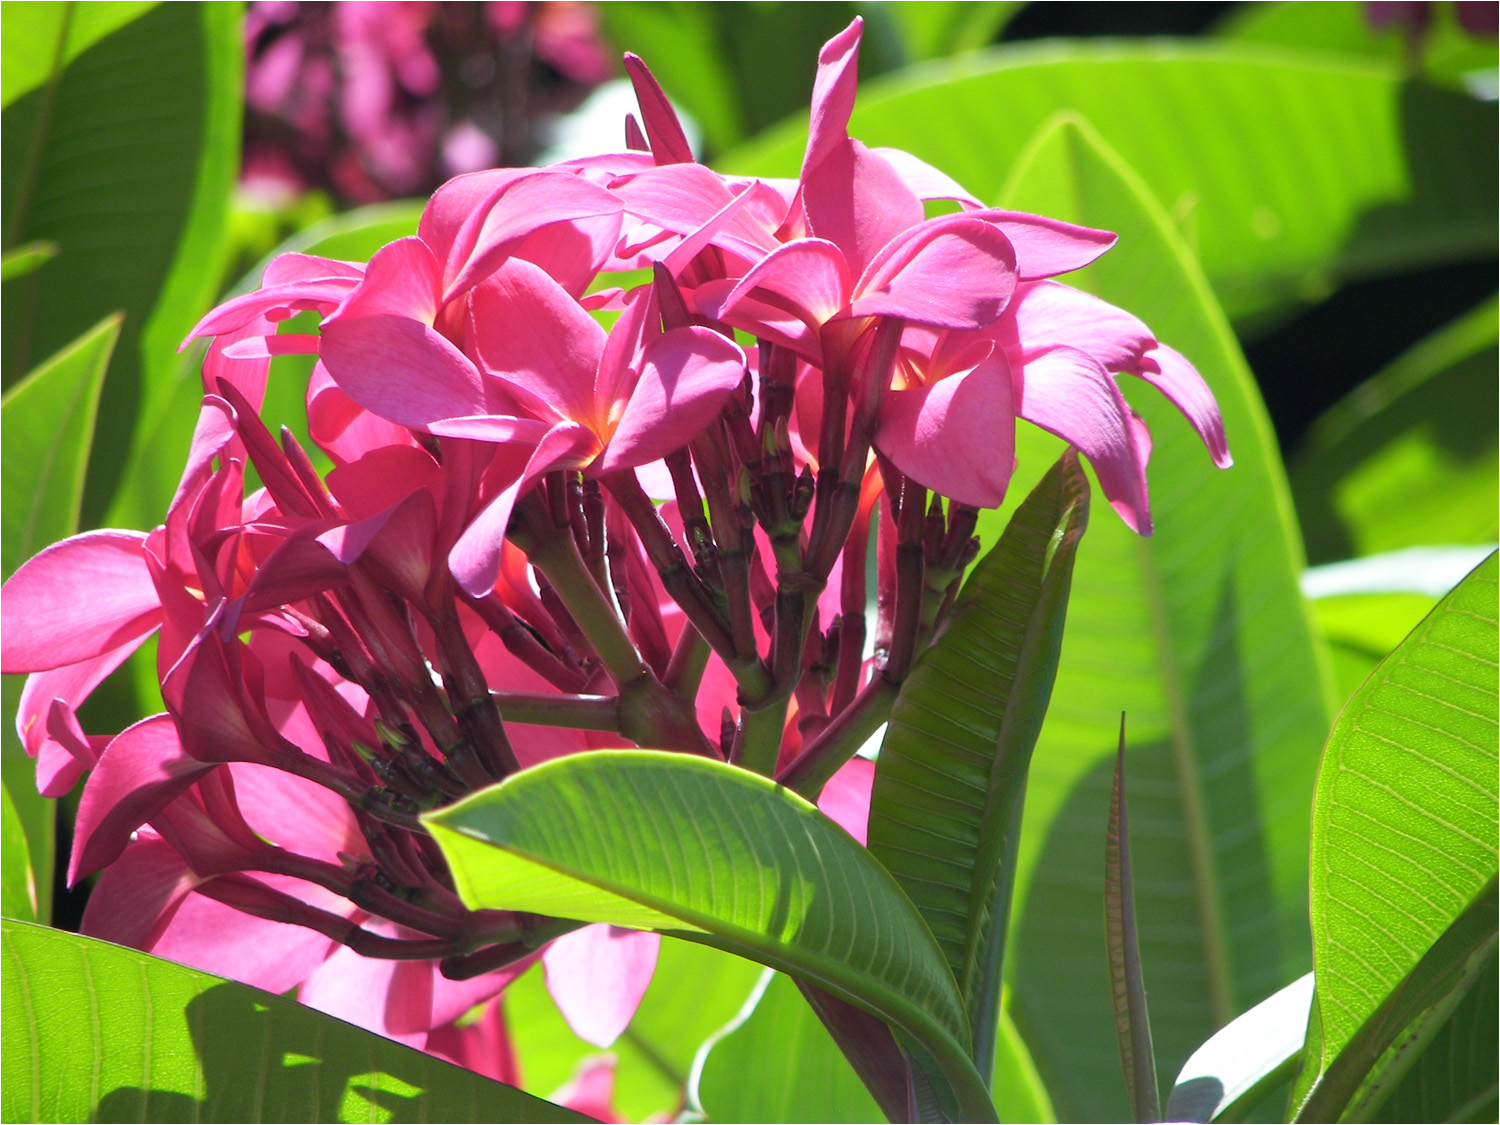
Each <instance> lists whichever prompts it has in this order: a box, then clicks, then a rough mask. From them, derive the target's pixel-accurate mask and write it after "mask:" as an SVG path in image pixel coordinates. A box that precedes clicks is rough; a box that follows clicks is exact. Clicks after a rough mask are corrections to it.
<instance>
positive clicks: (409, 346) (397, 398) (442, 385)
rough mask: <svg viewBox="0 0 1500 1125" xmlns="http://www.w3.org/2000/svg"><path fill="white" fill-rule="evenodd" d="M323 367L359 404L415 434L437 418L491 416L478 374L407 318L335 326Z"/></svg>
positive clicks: (326, 334)
mask: <svg viewBox="0 0 1500 1125" xmlns="http://www.w3.org/2000/svg"><path fill="white" fill-rule="evenodd" d="M323 365H324V366H325V367H327V368H328V372H329V374H330V375H332V376H333V378H334V380H335V381H336V382H337V383H338V385H339V387H340V388H342V389H343V391H344V393H345V394H347V395H348V396H349V397H350V398H352V399H353V400H354V401H355V402H357V403H359V404H360V405H361V406H363V407H365V409H367V410H372V411H374V412H375V413H376V414H378V415H380V416H381V417H382V418H385V419H388V420H389V421H392V422H396V423H398V424H400V425H403V426H409V427H411V428H412V429H414V430H422V429H425V428H426V427H427V424H428V423H429V422H432V421H435V420H436V419H438V418H455V417H462V416H464V415H468V414H486V413H488V412H489V410H488V408H489V401H488V399H487V398H486V396H485V390H484V379H483V377H482V376H481V375H480V374H479V370H478V369H477V368H476V367H475V366H474V365H473V364H472V363H470V362H469V360H468V358H467V357H466V356H465V355H464V354H463V353H462V352H460V351H459V350H458V349H457V348H455V347H454V346H453V345H452V344H450V343H449V342H448V341H447V340H446V339H444V338H443V337H442V336H441V335H439V334H438V333H437V332H434V331H433V330H432V329H431V328H430V327H428V326H427V325H425V324H421V323H419V322H417V321H415V320H410V319H407V318H406V317H400V316H369V317H360V318H358V319H355V320H340V321H338V322H336V323H334V324H330V325H329V326H328V327H327V328H325V329H324V330H323Z"/></svg>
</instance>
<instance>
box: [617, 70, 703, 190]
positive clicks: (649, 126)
mask: <svg viewBox="0 0 1500 1125" xmlns="http://www.w3.org/2000/svg"><path fill="white" fill-rule="evenodd" d="M625 73H627V74H628V75H630V84H631V85H632V86H634V87H635V99H636V101H637V102H638V103H639V104H640V107H641V120H642V121H643V122H645V125H646V136H647V137H649V138H650V139H651V154H652V156H654V157H655V158H656V162H657V163H658V164H691V163H692V162H693V150H692V149H691V148H690V147H689V146H688V141H687V136H686V135H685V134H684V133H683V131H682V123H681V122H680V121H678V120H677V111H676V110H674V109H673V108H672V103H671V102H669V101H668V100H667V95H666V94H665V93H663V92H662V88H661V84H660V83H658V82H657V81H656V76H655V75H654V74H652V73H651V68H650V67H648V66H647V65H646V64H645V63H644V62H642V61H641V60H640V58H639V57H638V56H636V55H632V54H631V53H630V52H628V51H627V52H626V53H625Z"/></svg>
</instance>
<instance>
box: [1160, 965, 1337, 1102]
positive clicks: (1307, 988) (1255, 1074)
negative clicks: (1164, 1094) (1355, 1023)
mask: <svg viewBox="0 0 1500 1125" xmlns="http://www.w3.org/2000/svg"><path fill="white" fill-rule="evenodd" d="M1312 999H1313V975H1312V974H1311V973H1308V974H1307V975H1306V976H1304V977H1299V978H1298V979H1296V980H1294V981H1293V982H1292V983H1291V984H1289V985H1287V986H1286V987H1285V988H1283V989H1281V990H1280V991H1279V992H1275V993H1273V994H1271V995H1270V996H1268V997H1266V998H1265V999H1264V1000H1262V1001H1261V1002H1260V1003H1259V1004H1257V1005H1255V1007H1253V1008H1251V1009H1250V1010H1249V1011H1248V1012H1246V1013H1245V1014H1244V1015H1241V1016H1236V1017H1235V1018H1234V1020H1232V1021H1231V1022H1230V1023H1228V1024H1226V1025H1225V1026H1224V1027H1221V1028H1220V1029H1219V1030H1218V1031H1216V1032H1214V1034H1213V1037H1212V1038H1211V1039H1209V1040H1208V1042H1206V1043H1204V1044H1203V1046H1201V1047H1199V1048H1198V1049H1197V1050H1196V1051H1194V1052H1193V1054H1192V1056H1191V1057H1190V1058H1189V1059H1188V1061H1187V1062H1186V1063H1184V1064H1183V1067H1182V1071H1181V1072H1180V1073H1179V1074H1178V1075H1177V1081H1176V1083H1174V1084H1173V1086H1172V1096H1171V1098H1170V1099H1169V1100H1168V1102H1167V1120H1168V1121H1243V1120H1244V1116H1245V1114H1246V1113H1248V1112H1249V1111H1250V1110H1253V1109H1254V1108H1255V1107H1256V1105H1258V1104H1259V1103H1260V1102H1261V1100H1262V1099H1264V1098H1265V1097H1266V1095H1268V1094H1269V1093H1270V1092H1271V1091H1272V1089H1274V1088H1275V1087H1276V1086H1279V1085H1280V1084H1281V1083H1282V1082H1285V1081H1286V1080H1287V1078H1289V1077H1290V1076H1291V1072H1292V1068H1294V1067H1295V1066H1296V1065H1297V1059H1298V1057H1299V1056H1300V1055H1301V1054H1302V1044H1303V1039H1304V1035H1305V1032H1306V1030H1307V1013H1308V1010H1309V1009H1310V1008H1311V1007H1312Z"/></svg>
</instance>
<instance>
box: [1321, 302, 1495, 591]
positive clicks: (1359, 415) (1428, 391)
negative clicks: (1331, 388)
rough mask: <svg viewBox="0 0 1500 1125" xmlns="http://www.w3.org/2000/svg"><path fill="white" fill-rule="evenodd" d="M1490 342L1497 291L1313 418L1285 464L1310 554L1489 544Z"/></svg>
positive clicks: (1326, 556) (1328, 556)
mask: <svg viewBox="0 0 1500 1125" xmlns="http://www.w3.org/2000/svg"><path fill="white" fill-rule="evenodd" d="M1497 341H1500V328H1497V310H1496V303H1495V299H1494V298H1493V297H1492V298H1490V299H1489V300H1488V301H1485V302H1484V303H1483V304H1481V305H1479V307H1477V308H1475V309H1474V310H1473V311H1471V312H1469V313H1467V314H1465V315H1464V316H1462V317H1460V318H1458V319H1457V320H1455V321H1454V322H1453V323H1452V324H1450V325H1448V326H1447V327H1445V328H1443V329H1442V330H1440V331H1439V332H1436V333H1434V334H1433V335H1432V336H1430V337H1428V338H1427V339H1426V340H1423V341H1422V342H1421V343H1419V344H1417V345H1416V346H1415V347H1414V348H1412V349H1411V350H1410V351H1409V352H1407V353H1406V354H1405V355H1403V356H1401V357H1400V358H1399V359H1397V360H1396V361H1395V362H1394V363H1392V364H1391V365H1390V366H1389V367H1387V368H1385V369H1384V370H1383V371H1381V372H1380V373H1379V374H1377V375H1375V376H1373V377H1372V378H1370V379H1369V380H1368V381H1366V382H1365V383H1364V384H1362V385H1361V386H1359V387H1357V388H1356V389H1355V390H1353V391H1351V392H1350V393H1349V395H1348V396H1346V397H1345V398H1344V399H1343V400H1342V401H1340V402H1338V403H1337V404H1335V405H1334V406H1333V407H1331V408H1330V409H1329V410H1328V411H1327V412H1326V413H1325V414H1324V415H1323V416H1322V417H1321V418H1319V419H1318V422H1317V424H1316V425H1315V426H1314V427H1313V429H1312V431H1311V432H1310V433H1309V434H1308V436H1307V438H1306V439H1305V440H1304V442H1303V445H1302V448H1301V449H1300V450H1299V451H1298V453H1297V456H1296V458H1295V459H1294V460H1293V462H1292V466H1291V481H1292V495H1293V496H1294V497H1295V498H1296V502H1297V514H1298V516H1299V517H1300V518H1301V520H1302V529H1303V534H1304V535H1305V536H1306V537H1307V552H1308V555H1309V557H1310V558H1311V559H1312V560H1313V561H1314V562H1331V561H1333V560H1335V559H1343V558H1348V557H1350V556H1351V555H1370V554H1376V553H1378V552H1382V551H1394V550H1397V549H1399V548H1402V547H1411V546H1416V545H1418V544H1423V543H1493V542H1495V539H1496V535H1497V530H1500V522H1497V518H1496V514H1495V513H1496V509H1497V506H1500V489H1497V487H1496V483H1495V482H1496V475H1497V467H1500V456H1497V441H1496V436H1495V425H1494V420H1495V412H1496V410H1497V408H1500V398H1497V393H1496V387H1495V367H1496V364H1497V362H1500V348H1497Z"/></svg>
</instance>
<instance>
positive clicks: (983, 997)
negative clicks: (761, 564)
mask: <svg viewBox="0 0 1500 1125" xmlns="http://www.w3.org/2000/svg"><path fill="white" fill-rule="evenodd" d="M1087 518H1088V481H1087V479H1085V477H1084V475H1083V470H1082V469H1081V468H1080V467H1079V464H1078V459H1077V457H1075V456H1070V455H1069V456H1064V457H1063V459H1062V460H1060V461H1058V463H1057V464H1056V465H1054V466H1053V467H1052V470H1051V471H1050V472H1049V473H1048V474H1047V475H1046V477H1044V478H1043V480H1042V482H1041V483H1040V484H1038V485H1037V487H1036V489H1035V490H1034V491H1033V492H1032V493H1031V495H1030V496H1029V497H1028V498H1027V499H1026V502H1025V503H1023V504H1022V505H1021V507H1020V508H1019V509H1018V510H1017V512H1016V514H1015V516H1014V517H1013V518H1012V519H1011V521H1010V523H1009V524H1008V525H1007V526H1006V529H1005V533H1004V535H1002V536H1001V538H1000V542H999V544H998V545H997V546H996V547H995V548H994V549H993V550H992V551H990V553H989V554H988V555H986V556H985V558H984V560H983V561H982V562H980V564H979V565H978V566H977V567H975V569H974V571H973V573H972V574H971V575H970V577H969V579H968V580H967V582H966V583H965V584H964V588H963V592H962V594H961V595H960V597H959V600H958V602H957V604H956V605H955V607H954V613H953V618H952V623H951V625H950V626H949V627H948V630H947V632H946V633H944V634H943V636H942V637H941V638H940V639H939V640H938V642H937V643H936V644H935V645H933V646H932V647H931V648H930V649H928V650H927V651H926V652H925V653H924V654H923V655H922V657H921V658H920V659H919V660H918V661H917V663H916V665H915V666H914V667H913V668H912V671H911V674H910V675H909V676H908V677H907V679H906V682H905V683H904V684H903V685H902V688H901V694H900V696H899V697H898V698H897V700H896V703H895V706H894V707H893V708H892V710H891V718H890V723H889V725H888V726H887V728H886V735H885V740H884V742H883V743H882V745H881V748H880V757H879V759H878V761H877V764H876V772H875V785H874V789H873V791H872V793H871V797H870V821H869V847H870V853H871V854H872V855H874V856H875V858H876V859H878V860H880V862H881V863H883V864H884V865H885V866H886V868H887V869H888V870H889V871H890V872H891V874H893V875H894V876H895V877H896V881H897V882H898V883H900V884H901V888H902V890H904V891H905V892H906V894H907V896H908V897H909V898H910V899H911V901H912V903H913V904H914V905H915V906H916V907H917V910H918V911H919V912H920V913H921V915H922V917H923V918H925V919H926V920H927V923H928V925H930V926H931V927H932V929H933V934H934V936H935V937H936V938H937V939H938V944H939V946H941V947H942V950H943V954H944V955H945V956H946V957H947V959H948V966H949V968H950V969H952V970H953V975H954V979H955V980H957V981H958V983H959V990H960V992H962V994H963V996H964V1001H965V1004H966V1006H967V1009H968V1017H969V1025H970V1027H971V1028H972V1029H973V1035H974V1055H973V1057H974V1059H975V1061H976V1065H981V1066H982V1065H984V1063H985V1062H986V1061H988V1060H989V1059H991V1058H993V1056H994V1052H995V1026H996V1020H997V1017H998V1012H999V1001H1000V973H1001V967H1002V963H1003V960H1004V947H1005V937H1006V928H1007V922H1008V919H1009V913H1010V892H1011V877H1012V876H1013V874H1014V861H1015V850H1016V845H1017V840H1018V838H1019V836H1020V831H1021V808H1022V804H1023V802H1024V800H1025V793H1026V773H1027V770H1028V768H1029V767H1030V764H1031V752H1032V749H1033V748H1034V747H1035V745H1036V738H1037V733H1038V732H1039V731H1040V730H1041V726H1042V719H1043V717H1044V716H1045V715H1046V712H1047V700H1048V697H1049V696H1050V695H1051V692H1052V681H1053V679H1054V678H1055V676H1056V674H1057V653H1058V648H1059V646H1060V645H1061V644H1062V635H1063V617H1064V614H1065V613H1066V610H1067V604H1068V587H1069V583H1070V581H1071V579H1072V575H1073V560H1074V555H1075V553H1076V551H1077V547H1078V540H1079V537H1080V536H1081V535H1082V534H1083V529H1084V525H1085V523H1086V522H1087Z"/></svg>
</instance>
